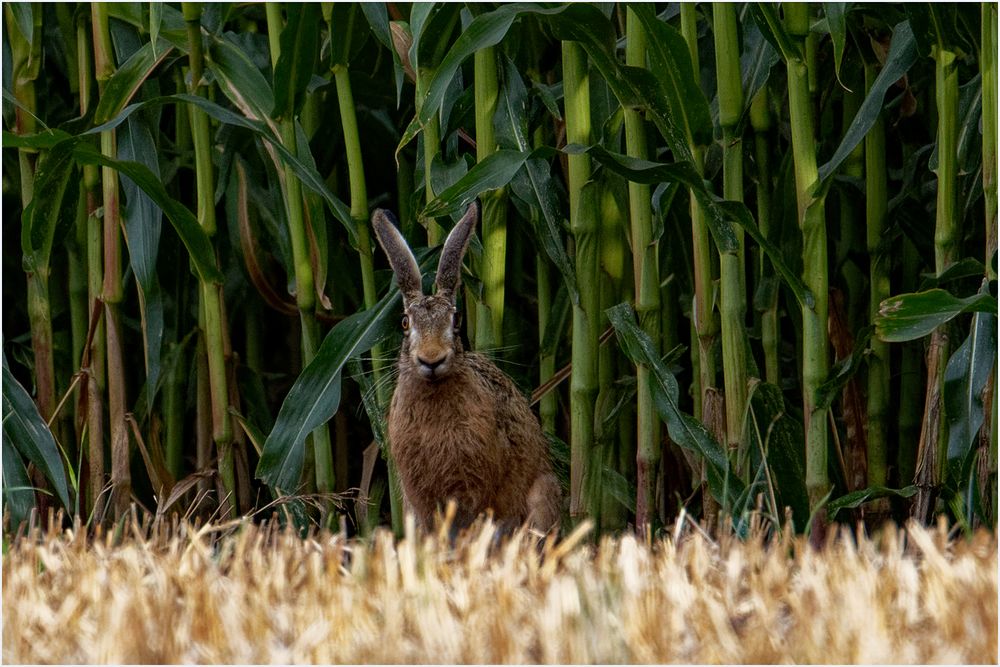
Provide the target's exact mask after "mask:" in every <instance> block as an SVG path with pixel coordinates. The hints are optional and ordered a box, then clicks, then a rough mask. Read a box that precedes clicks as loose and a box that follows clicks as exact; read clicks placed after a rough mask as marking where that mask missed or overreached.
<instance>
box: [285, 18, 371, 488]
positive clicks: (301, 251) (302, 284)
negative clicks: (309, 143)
mask: <svg viewBox="0 0 1000 667" xmlns="http://www.w3.org/2000/svg"><path fill="white" fill-rule="evenodd" d="M265 12H266V16H267V36H268V41H269V43H270V47H271V66H272V67H276V66H277V64H278V58H279V57H280V55H281V41H280V35H281V30H282V18H281V6H280V5H279V4H278V3H274V2H268V3H266V4H265ZM280 128H281V142H282V144H284V146H285V148H287V149H288V151H289V152H290V153H292V154H293V155H296V154H297V153H298V147H297V145H296V137H295V119H294V118H282V119H281V121H280ZM365 207H366V208H367V202H365ZM285 212H286V215H287V217H288V231H289V236H290V237H291V241H292V262H293V263H294V265H295V303H296V305H297V306H298V309H299V321H300V323H301V325H302V365H303V366H305V365H306V364H308V363H309V362H310V361H312V359H313V357H314V356H316V350H317V349H318V348H319V342H320V341H319V325H318V323H317V322H316V316H315V312H314V311H315V308H316V293H315V285H314V282H313V274H312V264H311V262H310V258H309V247H308V244H307V232H306V221H305V216H304V215H303V210H302V184H301V183H300V182H299V179H298V176H296V175H295V171H294V170H293V169H292V167H291V166H290V165H288V164H286V165H285ZM366 215H367V212H366ZM366 229H367V228H366ZM359 245H360V238H359ZM359 253H361V254H362V256H367V257H368V261H369V262H370V261H371V254H372V251H371V243H370V242H369V244H368V249H367V252H364V250H363V249H361V248H359ZM362 262H364V260H363V259H362ZM310 437H311V438H312V442H313V449H314V455H315V462H316V488H317V490H318V491H319V492H320V493H331V492H333V490H334V488H335V487H336V480H337V478H336V475H335V474H334V470H333V449H332V446H331V443H330V431H329V429H328V427H327V426H326V424H324V425H322V426H320V427H318V428H317V429H316V430H315V431H313V432H312V434H311V436H310Z"/></svg>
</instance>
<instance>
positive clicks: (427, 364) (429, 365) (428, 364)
mask: <svg viewBox="0 0 1000 667" xmlns="http://www.w3.org/2000/svg"><path fill="white" fill-rule="evenodd" d="M447 356H448V355H447V353H445V354H442V355H441V356H440V357H438V358H437V359H434V360H433V361H432V360H429V359H424V358H423V357H420V356H418V357H417V361H418V362H420V365H421V366H423V367H424V368H425V369H427V370H428V371H432V372H433V371H434V369H436V368H437V367H438V366H440V365H441V364H443V363H444V360H445V358H447Z"/></svg>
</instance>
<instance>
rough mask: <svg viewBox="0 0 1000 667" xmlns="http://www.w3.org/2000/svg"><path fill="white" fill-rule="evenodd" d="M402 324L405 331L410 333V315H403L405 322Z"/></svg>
mask: <svg viewBox="0 0 1000 667" xmlns="http://www.w3.org/2000/svg"><path fill="white" fill-rule="evenodd" d="M402 324H403V331H409V330H410V316H409V315H403V322H402Z"/></svg>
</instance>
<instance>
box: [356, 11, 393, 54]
mask: <svg viewBox="0 0 1000 667" xmlns="http://www.w3.org/2000/svg"><path fill="white" fill-rule="evenodd" d="M360 4H361V12H362V13H363V14H364V15H365V19H367V21H368V26H369V27H370V28H371V30H372V34H373V35H375V39H377V40H378V41H379V42H381V43H382V46H384V47H385V48H387V49H389V51H395V49H394V48H393V46H392V35H391V34H390V32H389V12H388V11H387V10H386V8H385V3H384V2H362V3H360Z"/></svg>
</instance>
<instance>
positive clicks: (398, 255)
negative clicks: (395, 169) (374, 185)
mask: <svg viewBox="0 0 1000 667" xmlns="http://www.w3.org/2000/svg"><path fill="white" fill-rule="evenodd" d="M372 227H374V228H375V236H376V237H377V238H378V242H379V245H381V246H382V250H384V251H385V254H386V255H387V256H388V257H389V265H390V266H392V270H393V273H395V274H396V283H397V284H398V285H399V291H400V292H402V293H403V302H404V304H405V303H409V302H411V301H415V300H417V299H419V298H420V297H421V296H423V290H422V289H421V287H420V267H419V266H418V265H417V260H416V258H415V257H414V256H413V252H412V251H411V250H410V246H408V245H406V239H404V238H403V235H402V234H400V233H399V230H398V229H396V225H394V224H393V222H392V213H390V212H389V211H386V210H385V209H381V208H379V209H375V212H374V213H372Z"/></svg>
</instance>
